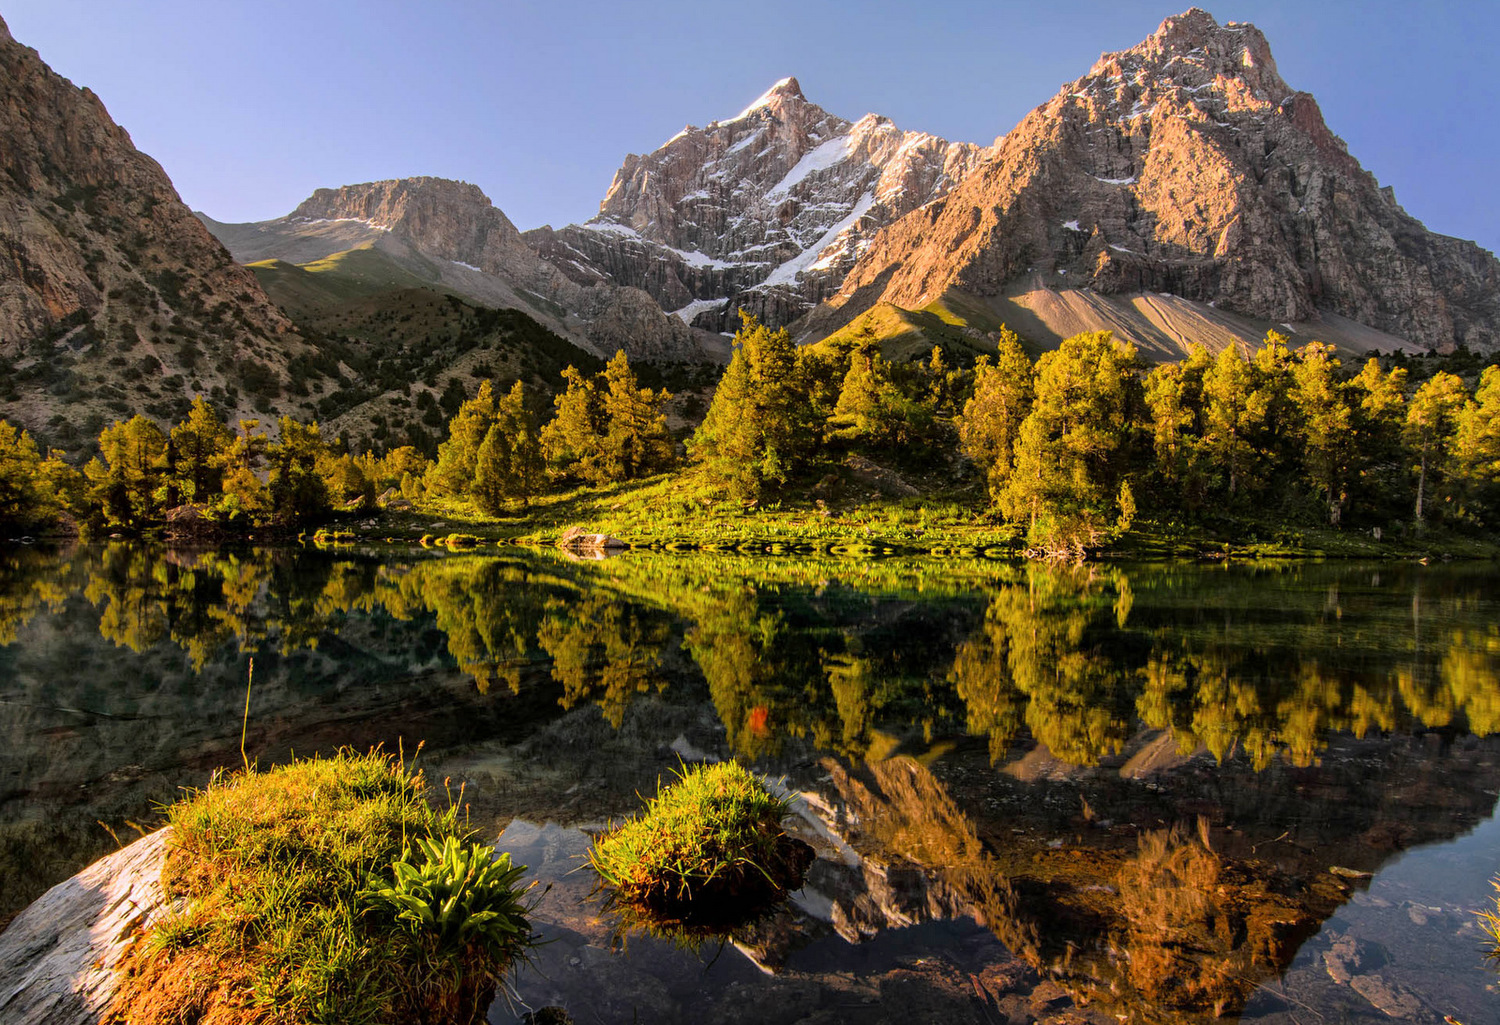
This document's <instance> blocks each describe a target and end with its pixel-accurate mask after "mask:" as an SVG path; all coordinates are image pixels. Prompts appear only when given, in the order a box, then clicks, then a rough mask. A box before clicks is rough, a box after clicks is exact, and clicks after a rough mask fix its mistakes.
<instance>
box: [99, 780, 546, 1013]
mask: <svg viewBox="0 0 1500 1025" xmlns="http://www.w3.org/2000/svg"><path fill="white" fill-rule="evenodd" d="M168 817H169V820H170V822H171V826H172V828H173V833H174V835H173V842H172V847H173V849H172V852H171V854H170V855H169V856H168V858H167V861H166V863H165V866H164V868H163V872H162V881H163V885H164V887H165V888H166V891H167V893H168V894H169V895H170V896H171V897H172V898H173V899H174V901H175V904H174V907H175V908H176V910H174V911H173V912H171V913H170V914H168V915H167V916H166V917H165V918H164V919H162V920H161V921H159V922H157V923H155V924H154V925H153V926H152V928H151V929H150V931H149V932H148V934H147V941H146V943H145V944H143V945H142V947H141V948H140V949H139V950H138V952H137V953H136V954H135V955H134V957H133V959H132V961H131V963H130V965H129V969H128V977H127V979H126V981H125V982H124V984H123V986H122V988H121V991H120V994H119V995H118V997H117V999H116V1003H115V1005H114V1007H113V1008H112V1014H113V1020H115V1021H123V1022H131V1023H132V1025H134V1023H147V1025H149V1023H158V1022H160V1023H165V1022H178V1021H184V1020H189V1021H198V1020H212V1021H215V1022H226V1023H240V1022H244V1023H250V1022H255V1023H262V1022H264V1023H277V1025H279V1023H301V1022H349V1023H358V1022H377V1021H403V1022H414V1023H434V1025H435V1023H437V1022H445V1023H446V1022H470V1023H477V1022H482V1021H483V1020H484V1016H485V1012H486V1010H487V1008H488V1007H489V1005H490V1003H491V1002H492V1001H493V1000H494V995H495V991H496V987H497V985H498V983H499V981H500V979H501V978H502V977H503V976H504V974H505V973H506V971H507V970H508V969H509V968H510V967H511V966H512V965H513V964H514V963H516V961H517V960H519V959H523V958H524V957H525V954H526V950H527V947H528V946H529V945H530V942H531V940H530V925H529V922H528V920H527V912H528V908H527V907H526V905H525V900H524V896H523V894H524V891H523V889H522V888H521V886H520V881H519V880H520V875H521V872H522V871H524V869H522V868H520V867H517V866H513V865H511V864H510V862H509V859H508V858H506V859H501V860H499V861H494V860H493V852H492V851H490V850H489V849H488V848H486V847H483V846H482V845H478V844H474V843H471V842H469V838H468V835H467V830H466V829H465V828H464V827H463V824H462V822H461V821H460V820H459V816H458V806H457V805H456V804H453V803H452V802H450V804H449V807H448V809H447V810H446V811H437V810H435V809H434V808H433V806H432V805H431V804H430V803H429V801H428V794H427V790H426V785H425V783H424V781H423V778H422V776H421V775H420V774H419V773H417V774H414V773H411V772H409V771H407V769H406V768H405V766H404V765H403V764H402V763H401V762H399V761H397V760H395V759H392V758H389V757H387V756H385V755H382V754H378V753H371V754H368V755H356V754H354V753H352V752H348V751H343V752H340V753H339V754H337V755H335V756H334V757H331V758H322V759H313V760H310V761H302V762H296V763H293V764H291V765H287V766H282V767H278V768H275V769H272V770H270V771H267V772H256V771H249V772H244V773H235V774H232V775H228V774H224V775H216V776H215V777H214V779H213V780H212V781H211V782H210V784H209V786H208V787H207V788H205V789H204V790H201V791H198V792H195V793H192V794H190V795H189V796H188V797H187V799H185V800H184V801H182V802H180V803H178V804H177V805H174V806H173V807H172V808H171V809H170V810H169V812H168ZM414 852H415V853H414ZM413 862H415V863H413Z"/></svg>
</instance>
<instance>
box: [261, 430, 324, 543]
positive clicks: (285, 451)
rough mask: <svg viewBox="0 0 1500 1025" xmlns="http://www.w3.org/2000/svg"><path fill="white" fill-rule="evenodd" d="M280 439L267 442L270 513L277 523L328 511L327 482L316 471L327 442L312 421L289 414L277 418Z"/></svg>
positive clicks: (305, 520)
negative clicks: (300, 419)
mask: <svg viewBox="0 0 1500 1025" xmlns="http://www.w3.org/2000/svg"><path fill="white" fill-rule="evenodd" d="M277 426H278V428H279V429H280V433H281V439H280V440H279V441H277V442H276V443H275V444H274V445H271V446H270V451H269V461H270V466H271V473H270V481H269V484H270V498H271V514H272V516H273V517H274V518H275V519H276V521H277V522H278V523H284V524H298V523H304V522H307V521H308V520H313V519H317V518H318V517H320V516H325V515H327V514H328V512H329V509H330V508H331V506H330V496H329V494H328V484H327V482H326V481H325V480H324V479H323V476H322V475H321V474H320V473H319V472H318V467H319V464H320V463H321V462H322V460H323V459H324V458H325V457H326V455H327V452H328V447H327V445H325V444H324V442H323V434H322V432H321V431H320V430H319V429H318V425H317V424H315V423H309V424H304V423H300V422H299V421H296V420H293V419H292V418H291V417H289V416H284V417H282V418H281V419H280V420H279V421H277Z"/></svg>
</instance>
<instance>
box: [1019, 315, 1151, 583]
mask: <svg viewBox="0 0 1500 1025" xmlns="http://www.w3.org/2000/svg"><path fill="white" fill-rule="evenodd" d="M1135 356H1136V354H1135V348H1134V346H1131V345H1128V344H1124V343H1120V342H1116V341H1115V340H1114V338H1113V336H1112V335H1111V333H1110V332H1108V331H1096V332H1085V333H1084V334H1079V335H1074V336H1073V337H1072V338H1069V339H1067V340H1065V341H1064V342H1063V343H1062V345H1061V347H1059V348H1058V349H1057V350H1056V351H1055V352H1049V353H1047V354H1046V355H1044V356H1043V357H1042V358H1041V359H1040V360H1039V361H1038V362H1037V367H1036V395H1035V400H1034V403H1033V405H1032V409H1031V412H1030V414H1029V415H1028V416H1027V417H1026V420H1025V422H1023V423H1022V424H1021V430H1020V433H1019V435H1018V437H1017V440H1016V447H1015V469H1014V471H1013V472H1012V474H1011V476H1010V479H1009V481H1008V482H1007V483H1006V487H1005V490H1004V493H1003V494H1002V498H1001V507H1002V509H1003V511H1004V512H1005V514H1006V516H1007V517H1008V518H1009V519H1011V520H1012V521H1015V522H1024V523H1027V524H1028V539H1029V540H1030V542H1031V543H1032V544H1033V545H1037V546H1040V547H1043V548H1045V549H1048V550H1050V551H1055V552H1063V551H1068V552H1072V553H1075V554H1077V553H1080V552H1082V551H1083V549H1085V548H1086V547H1087V546H1089V545H1092V544H1095V543H1097V541H1098V540H1099V538H1100V537H1101V536H1103V535H1104V534H1106V533H1107V532H1108V531H1110V530H1111V529H1113V528H1114V527H1115V526H1116V525H1117V524H1120V523H1121V522H1122V521H1123V520H1126V519H1128V515H1129V514H1133V506H1134V497H1133V496H1132V495H1131V494H1130V489H1129V487H1128V483H1129V482H1128V481H1127V480H1126V479H1125V476H1124V471H1125V465H1124V457H1125V456H1126V455H1127V454H1128V440H1129V438H1128V435H1129V429H1130V422H1129V419H1130V418H1129V413H1130V408H1131V397H1130V394H1129V393H1130V389H1131V386H1132V373H1133V370H1132V367H1133V364H1134V362H1135Z"/></svg>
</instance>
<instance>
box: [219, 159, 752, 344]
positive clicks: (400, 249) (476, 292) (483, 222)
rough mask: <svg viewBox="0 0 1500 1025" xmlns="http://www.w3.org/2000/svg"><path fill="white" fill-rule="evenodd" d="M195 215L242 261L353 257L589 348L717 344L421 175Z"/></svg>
mask: <svg viewBox="0 0 1500 1025" xmlns="http://www.w3.org/2000/svg"><path fill="white" fill-rule="evenodd" d="M199 216H200V217H202V219H203V223H204V224H206V225H207V226H208V228H209V229H210V230H211V231H212V232H213V233H214V234H215V235H216V236H217V237H218V238H219V239H220V240H221V241H222V242H223V243H224V244H225V245H226V246H227V247H228V248H229V251H230V252H231V253H232V254H233V255H234V257H235V259H237V260H239V261H241V262H242V263H246V264H251V265H252V266H255V265H257V264H259V263H261V262H263V261H266V260H280V261H283V262H285V263H289V264H296V265H304V266H305V265H310V264H313V263H318V262H321V261H327V260H329V259H330V258H332V257H335V256H336V255H338V254H341V253H345V254H350V253H360V254H361V255H360V256H358V257H356V258H354V259H351V260H349V261H346V262H347V266H348V267H351V268H352V267H354V266H356V265H357V266H358V267H359V268H360V270H361V272H362V273H363V275H364V276H363V278H362V280H363V281H364V282H365V283H366V284H367V285H369V286H375V285H379V284H380V283H382V282H384V283H386V284H388V285H390V286H391V287H409V286H411V285H413V284H422V285H426V286H430V287H433V288H436V289H438V290H440V291H445V292H451V293H453V294H456V295H460V296H463V297H465V298H468V299H471V300H473V301H475V302H477V303H481V304H483V305H486V306H490V307H500V308H508V309H519V310H522V311H524V312H526V313H527V314H528V315H530V316H532V317H534V318H535V319H536V320H538V321H539V322H541V323H542V324H543V325H544V326H545V327H547V328H548V329H549V330H551V331H554V332H556V333H557V334H559V335H562V336H563V337H565V338H567V339H569V340H570V341H571V342H573V343H574V344H575V345H577V346H579V347H580V348H582V349H584V350H586V351H588V352H591V353H593V354H595V355H603V356H608V355H612V354H613V353H614V352H615V350H616V349H619V348H624V349H625V350H626V352H627V353H628V354H629V355H630V356H631V358H633V359H654V360H692V359H702V358H704V357H705V351H704V349H705V345H707V346H708V348H710V349H714V350H717V349H719V348H722V344H721V343H718V342H717V340H715V339H710V338H708V337H706V336H705V335H703V334H701V333H694V332H693V331H692V330H691V329H690V328H689V327H688V326H687V325H686V324H684V323H683V322H682V321H680V320H678V319H674V318H669V317H667V316H666V315H665V314H663V313H662V311H661V310H660V308H658V307H657V306H656V304H655V303H654V302H652V301H651V299H650V297H649V296H647V295H645V294H644V293H642V292H639V291H638V290H636V289H631V288H623V287H618V286H615V285H610V284H605V285H600V284H598V283H584V284H581V283H578V282H576V281H573V280H572V279H570V278H569V277H568V276H566V275H565V274H563V273H561V272H560V271H559V270H558V269H557V268H556V267H554V266H553V265H552V264H551V263H548V262H547V261H545V260H543V259H541V258H540V257H539V256H538V255H537V253H536V251H535V250H533V249H532V248H531V247H530V246H529V245H528V244H527V243H526V241H525V240H524V239H523V238H522V236H521V233H520V232H519V231H517V230H516V227H515V225H513V224H512V223H511V222H510V219H509V218H508V217H506V216H505V214H504V212H503V211H501V210H500V209H499V208H497V207H496V206H494V205H493V204H492V203H491V202H490V200H489V198H488V197H487V196H486V195H485V194H484V192H483V191H481V190H480V189H479V187H478V186H476V185H471V184H469V183H467V182H458V181H450V180H448V179H444V178H427V177H422V178H401V179H394V180H389V181H379V182H368V183H365V184H360V185H345V186H343V187H341V188H337V189H318V190H317V191H316V192H314V193H313V194H312V195H311V196H310V197H308V198H307V199H306V200H304V201H303V202H302V203H301V204H300V205H299V206H298V207H297V208H296V209H295V210H293V211H292V212H291V213H290V214H288V215H287V216H285V217H279V218H276V219H275V220H270V221H260V222H255V223H249V224H225V223H221V222H219V221H215V220H213V219H212V218H209V217H207V216H206V215H201V214H200V215H199ZM323 269H324V270H328V269H329V268H327V267H324V268H323ZM338 269H345V268H335V270H338ZM330 277H331V278H337V277H339V275H338V274H333V275H330ZM345 285H346V287H353V285H352V284H351V283H350V282H345Z"/></svg>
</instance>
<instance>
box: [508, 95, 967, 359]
mask: <svg viewBox="0 0 1500 1025" xmlns="http://www.w3.org/2000/svg"><path fill="white" fill-rule="evenodd" d="M982 152H983V151H982V150H981V149H980V147H978V146H974V145H970V144H968V143H950V142H948V141H946V140H944V139H939V138H937V137H935V136H931V135H927V134H924V133H921V132H903V131H901V130H900V129H898V128H897V127H896V126H895V125H894V124H892V123H891V122H890V120H889V119H887V118H883V117H880V116H878V115H875V114H866V115H865V116H864V117H862V118H860V119H859V120H858V121H854V122H849V121H846V120H844V119H843V118H841V117H838V116H836V115H833V114H830V113H828V112H827V111H825V110H823V108H821V107H819V106H817V105H816V104H813V103H809V102H808V101H807V99H806V97H804V96H803V95H802V89H801V87H800V86H799V85H798V83H797V80H796V79H795V78H786V79H782V80H781V81H780V82H777V83H776V84H775V85H774V86H772V87H771V89H770V90H768V91H767V92H766V93H765V94H764V95H762V96H761V97H760V98H758V99H757V100H756V101H755V102H754V103H752V104H750V106H749V107H747V108H745V109H744V110H743V111H741V112H740V113H739V114H738V115H736V116H735V117H733V118H731V119H729V120H727V121H714V122H712V123H710V124H709V125H708V126H707V127H705V128H695V127H693V126H691V125H689V126H687V127H686V128H684V129H683V130H682V131H681V132H679V133H678V134H677V135H675V136H674V137H673V138H671V139H670V140H668V141H667V142H666V143H665V144H663V145H662V146H661V147H660V148H659V149H657V150H656V151H655V152H653V153H650V154H648V155H645V156H637V155H635V154H631V155H630V156H628V157H626V158H625V163H624V164H623V165H622V166H621V167H620V169H619V170H618V171H616V172H615V177H614V181H613V182H612V183H611V184H610V187H609V191H608V193H607V194H606V195H605V197H604V201H603V202H602V203H601V204H600V205H599V214H598V216H597V217H595V218H593V219H592V220H590V221H588V222H586V223H584V224H575V225H568V226H567V227H565V228H560V229H556V230H554V229H552V228H550V227H548V228H541V229H538V230H536V231H534V232H528V233H527V235H526V238H527V240H528V241H529V242H530V243H531V244H532V245H534V246H536V247H537V249H538V251H539V252H540V253H541V254H542V256H544V257H545V258H547V259H548V260H550V261H551V262H552V263H553V264H554V265H556V266H557V267H558V268H559V269H560V270H561V271H562V272H563V273H564V274H567V275H568V276H569V277H570V278H572V279H573V280H575V281H578V282H580V283H584V284H590V283H595V282H601V281H608V282H613V283H616V284H621V285H629V286H632V287H635V288H640V289H643V290H645V291H646V292H648V293H650V295H651V296H652V297H653V298H655V299H656V300H657V301H658V302H659V303H660V304H661V305H662V307H663V308H664V309H667V310H671V311H674V312H675V313H677V315H678V316H679V317H680V318H682V319H683V320H685V321H690V322H692V323H696V324H698V325H700V326H703V327H708V328H710V329H712V330H716V331H717V330H724V329H726V328H727V329H731V330H732V329H733V327H735V326H736V325H737V321H736V320H735V318H734V316H733V314H734V311H735V310H736V309H739V308H746V309H749V310H751V311H752V312H754V313H756V314H757V315H759V316H761V317H762V319H765V320H767V321H769V322H771V323H776V324H780V323H785V322H786V321H788V320H791V319H792V318H793V317H795V316H797V315H799V314H800V313H802V312H803V311H805V310H806V309H808V308H809V307H810V306H811V305H812V304H813V303H815V302H817V301H818V300H820V299H822V298H824V297H826V296H828V295H831V294H832V293H833V292H834V291H835V290H836V289H837V287H838V285H839V283H840V282H841V281H842V280H843V277H844V275H845V274H846V273H847V272H848V270H849V268H850V267H852V266H853V265H854V261H855V259H856V258H857V257H858V256H859V254H860V253H861V252H862V251H863V249H864V247H865V245H866V244H867V243H868V242H869V239H870V237H871V235H873V233H874V232H875V231H877V230H878V229H879V228H881V227H883V226H884V225H886V224H889V223H890V222H891V221H893V220H895V219H896V218H898V217H900V216H901V215H903V214H905V213H907V212H908V211H910V210H913V209H915V208H916V207H918V206H921V205H922V204H923V203H926V202H929V201H931V200H933V199H936V198H938V197H941V196H942V195H944V194H945V193H946V192H947V191H948V189H950V188H951V187H952V186H953V185H954V184H955V183H956V182H957V181H958V180H960V179H961V178H963V177H964V175H966V174H967V173H968V172H969V171H970V170H971V169H972V168H973V167H974V166H975V165H976V164H977V163H978V162H979V158H980V156H981V154H982Z"/></svg>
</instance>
